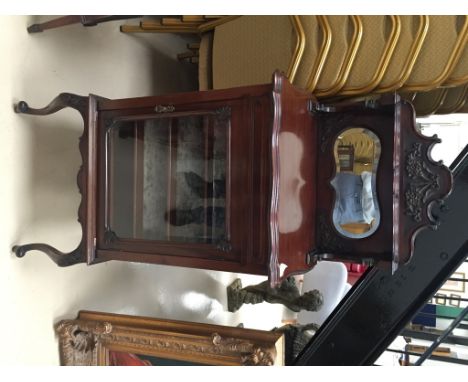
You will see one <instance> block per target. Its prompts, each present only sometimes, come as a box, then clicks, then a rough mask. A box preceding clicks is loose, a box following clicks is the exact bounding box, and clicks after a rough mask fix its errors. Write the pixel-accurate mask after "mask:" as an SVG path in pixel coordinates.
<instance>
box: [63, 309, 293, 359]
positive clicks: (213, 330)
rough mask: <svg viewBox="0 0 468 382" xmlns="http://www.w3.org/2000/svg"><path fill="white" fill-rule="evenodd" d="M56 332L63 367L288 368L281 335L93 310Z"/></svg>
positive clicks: (79, 314) (67, 322)
mask: <svg viewBox="0 0 468 382" xmlns="http://www.w3.org/2000/svg"><path fill="white" fill-rule="evenodd" d="M55 331H56V333H57V335H58V338H59V352H60V364H61V365H64V366H164V365H172V366H183V365H186V366H193V365H229V366H234V365H245V366H250V365H252V366H271V365H278V366H281V365H284V339H283V335H282V333H279V332H271V331H263V330H253V329H244V328H238V327H230V326H221V325H211V324H200V323H194V322H184V321H175V320H159V319H154V318H148V317H139V316H127V315H119V314H111V313H100V312H90V311H80V312H79V313H78V317H77V318H76V319H74V320H63V321H60V322H59V323H57V324H56V325H55Z"/></svg>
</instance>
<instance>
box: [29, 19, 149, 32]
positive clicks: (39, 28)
mask: <svg viewBox="0 0 468 382" xmlns="http://www.w3.org/2000/svg"><path fill="white" fill-rule="evenodd" d="M140 17H142V16H141V15H117V16H94V15H86V16H76V15H73V16H62V17H58V18H56V19H53V20H50V21H47V22H45V23H40V24H33V25H31V26H30V27H28V32H29V33H38V32H43V31H45V30H46V29H53V28H60V27H64V26H67V25H72V24H78V23H81V25H83V26H85V27H92V26H95V25H98V24H99V23H104V22H106V21H114V20H126V19H133V18H140Z"/></svg>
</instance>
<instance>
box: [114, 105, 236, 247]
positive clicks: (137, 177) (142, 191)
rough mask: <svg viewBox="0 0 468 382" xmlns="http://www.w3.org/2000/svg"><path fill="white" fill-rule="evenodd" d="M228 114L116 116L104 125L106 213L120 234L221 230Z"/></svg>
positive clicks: (188, 236)
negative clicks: (106, 180)
mask: <svg viewBox="0 0 468 382" xmlns="http://www.w3.org/2000/svg"><path fill="white" fill-rule="evenodd" d="M228 129H229V120H228V119H227V118H222V114H220V113H211V114H204V115H189V116H187V115H183V116H178V117H172V116H169V117H166V116H164V117H160V118H156V117H155V118H153V119H141V120H138V119H135V120H125V121H118V122H115V123H114V125H113V126H112V127H111V129H110V130H109V132H108V136H107V152H108V168H107V171H108V174H107V176H108V184H109V190H108V193H107V195H108V221H107V226H108V229H109V230H110V231H112V232H113V233H115V234H116V235H117V237H120V238H132V239H147V240H157V241H179V242H198V243H214V242H218V241H221V240H223V239H224V238H225V225H226V211H225V208H226V156H227V155H226V154H227V153H226V148H227V140H226V138H227V134H228V131H229V130H228Z"/></svg>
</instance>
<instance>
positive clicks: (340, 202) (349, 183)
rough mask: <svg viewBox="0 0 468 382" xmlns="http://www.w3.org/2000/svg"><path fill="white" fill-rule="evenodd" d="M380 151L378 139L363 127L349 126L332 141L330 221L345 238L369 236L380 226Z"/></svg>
mask: <svg viewBox="0 0 468 382" xmlns="http://www.w3.org/2000/svg"><path fill="white" fill-rule="evenodd" d="M380 152H381V146H380V140H379V138H378V137H377V136H376V135H375V134H374V133H373V132H372V131H370V130H368V129H365V128H360V127H351V128H348V129H346V130H344V131H343V132H342V133H341V134H340V135H339V136H338V138H337V139H336V141H335V144H334V149H333V153H334V157H335V166H336V175H335V177H334V178H333V180H332V181H331V184H332V186H333V187H334V189H335V192H336V198H335V207H334V209H333V224H334V226H335V228H336V229H337V230H338V232H339V233H341V234H342V235H344V236H346V237H350V238H356V239H357V238H364V237H368V236H370V235H372V233H374V232H375V230H376V229H377V228H378V226H379V223H380V212H379V207H378V200H377V192H376V175H377V166H378V163H379V158H380Z"/></svg>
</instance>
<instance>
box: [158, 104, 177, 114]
mask: <svg viewBox="0 0 468 382" xmlns="http://www.w3.org/2000/svg"><path fill="white" fill-rule="evenodd" d="M174 110H175V106H174V105H156V106H155V108H154V111H155V112H156V113H172V112H173V111H174Z"/></svg>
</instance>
